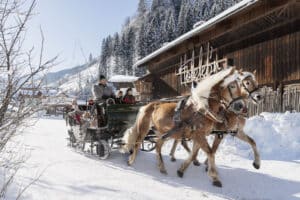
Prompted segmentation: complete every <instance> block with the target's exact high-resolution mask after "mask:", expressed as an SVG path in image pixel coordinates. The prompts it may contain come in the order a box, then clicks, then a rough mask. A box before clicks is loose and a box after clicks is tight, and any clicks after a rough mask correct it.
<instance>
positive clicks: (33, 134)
mask: <svg viewBox="0 0 300 200" xmlns="http://www.w3.org/2000/svg"><path fill="white" fill-rule="evenodd" d="M245 130H246V131H247V132H248V133H249V135H251V136H253V137H254V138H255V140H256V141H257V143H258V147H259V150H260V152H261V153H262V154H261V157H262V166H261V169H259V170H256V169H254V168H253V167H252V152H251V150H250V148H249V147H248V146H247V145H244V144H242V142H240V141H238V140H237V139H236V138H232V137H228V138H227V139H226V141H225V142H224V143H223V144H222V147H221V148H220V150H219V151H218V153H217V156H216V164H217V166H218V171H219V174H220V178H221V180H222V183H223V188H216V187H214V186H212V185H211V181H210V180H209V178H208V176H207V175H206V173H205V170H204V165H201V166H200V167H196V166H190V168H189V169H188V170H187V172H186V173H185V176H184V178H178V177H177V175H176V170H177V168H178V167H179V166H180V163H181V162H182V161H183V159H184V158H186V155H187V154H186V153H185V151H184V150H183V149H182V148H181V147H180V148H178V150H177V152H176V153H177V154H176V155H177V158H178V160H177V162H175V163H172V162H170V161H169V157H168V156H167V155H168V151H169V149H170V143H168V144H167V145H166V146H165V148H164V150H163V152H164V155H165V156H164V159H165V164H166V168H167V170H168V175H162V174H160V173H159V171H158V170H157V167H156V158H155V154H154V153H145V152H141V153H140V154H139V155H138V158H137V160H136V163H135V164H134V166H132V167H129V166H127V164H126V162H125V161H126V158H125V156H124V155H122V154H120V153H119V152H117V151H115V152H113V153H112V155H111V157H110V158H109V159H108V160H99V159H97V158H96V157H92V156H89V155H88V154H83V153H80V152H79V151H76V150H74V149H72V148H70V147H68V146H67V140H66V137H67V134H66V127H65V122H64V121H63V120H62V119H41V120H40V121H39V122H38V123H37V124H36V126H35V127H32V128H29V129H28V130H27V131H26V132H25V134H24V135H23V136H22V137H18V138H16V139H18V140H20V141H21V142H22V143H23V144H25V145H26V147H27V149H30V156H29V159H28V160H27V161H26V163H25V165H24V166H23V168H21V170H20V171H19V173H18V175H17V182H16V183H15V185H14V187H13V188H12V189H11V190H10V191H9V195H8V199H14V197H15V196H16V195H17V193H18V192H16V188H20V187H24V186H26V185H28V184H30V183H31V182H34V183H33V184H32V185H31V187H29V188H28V189H27V190H26V192H25V193H24V195H23V197H22V199H30V200H31V199H36V200H44V199H45V200H60V199H61V200H71V199H72V200H73V199H74V200H75V199H84V200H94V199H123V200H125V199H139V200H140V199H155V200H157V199H164V200H165V199H172V200H173V199H174V200H175V199H185V200H186V199H243V200H246V199H249V200H250V199H270V200H271V199H272V200H273V199H278V200H288V199H299V198H300V147H299V144H300V134H299V133H300V132H299V130H300V114H288V113H286V114H268V113H264V114H263V117H254V118H251V119H250V120H248V124H247V127H246V129H245ZM199 160H200V161H203V160H204V155H203V153H202V152H201V153H200V154H199ZM39 175H41V176H40V177H39ZM38 177H39V178H38ZM37 178H38V180H36V181H34V180H35V179H37ZM0 180H1V179H0Z"/></svg>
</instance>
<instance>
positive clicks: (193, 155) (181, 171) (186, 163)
mask: <svg viewBox="0 0 300 200" xmlns="http://www.w3.org/2000/svg"><path fill="white" fill-rule="evenodd" d="M199 149H200V144H199V143H198V142H196V141H195V142H194V143H193V148H192V152H191V153H190V155H189V158H188V159H187V160H185V161H184V163H182V165H181V167H180V168H179V169H178V170H177V175H178V176H179V177H183V174H184V171H185V170H186V169H187V168H188V166H189V165H190V164H191V162H193V161H194V160H195V158H196V157H197V155H198V151H199Z"/></svg>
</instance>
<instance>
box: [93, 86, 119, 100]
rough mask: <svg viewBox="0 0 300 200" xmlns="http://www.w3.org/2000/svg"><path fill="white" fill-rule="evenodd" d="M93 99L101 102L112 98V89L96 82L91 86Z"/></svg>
mask: <svg viewBox="0 0 300 200" xmlns="http://www.w3.org/2000/svg"><path fill="white" fill-rule="evenodd" d="M92 92H93V96H94V99H95V100H96V101H98V102H102V101H103V100H106V99H108V98H114V96H115V95H114V92H113V89H112V88H111V87H110V86H108V85H103V84H98V85H94V87H93V90H92Z"/></svg>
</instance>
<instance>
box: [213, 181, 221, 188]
mask: <svg viewBox="0 0 300 200" xmlns="http://www.w3.org/2000/svg"><path fill="white" fill-rule="evenodd" d="M213 185H214V186H216V187H222V183H221V181H214V182H213Z"/></svg>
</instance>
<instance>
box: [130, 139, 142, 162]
mask: <svg viewBox="0 0 300 200" xmlns="http://www.w3.org/2000/svg"><path fill="white" fill-rule="evenodd" d="M139 147H140V143H139V142H137V143H136V144H135V145H134V148H133V150H132V153H131V154H130V156H129V158H128V161H127V164H128V165H129V166H131V165H132V164H133V163H134V161H135V159H136V156H137V153H138V151H139Z"/></svg>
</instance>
